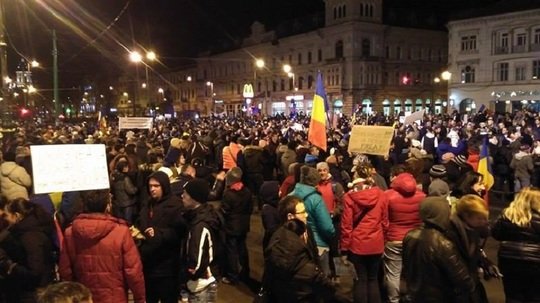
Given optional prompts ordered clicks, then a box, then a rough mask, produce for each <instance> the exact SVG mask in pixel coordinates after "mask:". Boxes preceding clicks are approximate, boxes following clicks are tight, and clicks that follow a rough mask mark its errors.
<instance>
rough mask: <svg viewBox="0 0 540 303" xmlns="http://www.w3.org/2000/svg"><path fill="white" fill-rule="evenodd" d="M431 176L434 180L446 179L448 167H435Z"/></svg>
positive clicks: (438, 165) (430, 171) (430, 172)
mask: <svg viewBox="0 0 540 303" xmlns="http://www.w3.org/2000/svg"><path fill="white" fill-rule="evenodd" d="M429 176H430V177H432V178H444V177H446V167H444V165H440V164H437V165H433V166H432V167H431V169H430V170H429Z"/></svg>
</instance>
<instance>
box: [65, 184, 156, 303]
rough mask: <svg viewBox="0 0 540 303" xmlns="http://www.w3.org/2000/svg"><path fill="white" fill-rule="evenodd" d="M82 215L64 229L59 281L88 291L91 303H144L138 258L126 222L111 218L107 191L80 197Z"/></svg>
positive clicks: (82, 194)
mask: <svg viewBox="0 0 540 303" xmlns="http://www.w3.org/2000/svg"><path fill="white" fill-rule="evenodd" d="M81 199H83V201H84V203H85V208H86V209H85V213H84V214H81V215H79V216H77V217H76V218H75V220H74V221H73V224H72V226H70V227H68V228H67V229H66V234H65V242H64V247H63V249H62V252H61V254H60V268H59V271H60V277H61V278H62V279H63V280H67V281H76V282H79V283H81V284H83V285H84V286H86V287H88V288H89V289H90V291H91V292H92V299H93V302H94V303H124V302H125V303H127V302H128V289H130V290H131V291H132V293H133V299H134V301H135V302H136V303H143V302H146V296H145V288H144V277H143V270H142V263H141V258H140V256H139V252H138V250H137V247H136V246H135V242H134V241H133V239H132V237H131V233H130V231H129V228H128V226H127V223H126V221H124V220H122V219H117V218H115V217H113V216H111V215H109V213H110V209H111V197H110V194H109V191H108V190H94V191H88V192H83V193H81Z"/></svg>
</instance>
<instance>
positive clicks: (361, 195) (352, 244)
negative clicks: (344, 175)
mask: <svg viewBox="0 0 540 303" xmlns="http://www.w3.org/2000/svg"><path fill="white" fill-rule="evenodd" d="M371 172H372V167H371V165H370V164H362V165H359V166H358V167H357V168H356V172H355V180H354V181H353V184H354V185H353V188H352V190H351V191H349V192H348V193H346V194H345V196H344V198H343V202H344V203H343V204H344V209H343V215H342V217H341V250H342V251H344V253H346V254H347V255H348V258H349V261H351V262H352V263H353V264H354V268H355V270H356V276H357V277H356V279H355V280H354V285H353V301H354V302H355V303H359V302H362V303H363V302H366V303H367V302H369V303H379V302H381V294H380V291H379V285H378V275H379V266H380V262H381V257H382V254H383V251H384V232H383V227H384V226H385V225H386V224H387V221H388V220H387V214H386V208H387V205H386V204H387V201H386V198H385V196H384V192H383V191H382V190H381V189H380V188H378V187H376V186H375V182H374V180H373V178H372V173H371Z"/></svg>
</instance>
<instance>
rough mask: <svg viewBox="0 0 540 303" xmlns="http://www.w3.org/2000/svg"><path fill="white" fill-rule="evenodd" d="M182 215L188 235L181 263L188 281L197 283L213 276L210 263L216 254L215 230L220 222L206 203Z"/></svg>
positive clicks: (216, 230) (216, 240)
mask: <svg viewBox="0 0 540 303" xmlns="http://www.w3.org/2000/svg"><path fill="white" fill-rule="evenodd" d="M184 216H185V218H186V221H187V223H188V235H187V238H186V241H185V245H184V246H185V249H184V251H185V255H184V256H183V258H182V263H183V264H185V267H186V269H187V272H186V274H187V277H188V279H189V281H192V282H191V283H194V282H195V283H197V282H198V281H201V280H205V279H208V278H210V276H213V273H212V272H211V270H210V265H211V264H212V262H213V261H214V256H217V255H218V252H217V251H216V245H217V243H218V242H219V239H218V235H217V232H218V229H219V227H220V223H219V219H218V217H217V214H216V211H215V210H214V208H213V207H212V205H210V204H207V203H205V204H201V206H199V207H197V208H195V209H190V210H188V211H186V213H185V214H184ZM189 281H188V283H190V282H189ZM188 287H189V285H188Z"/></svg>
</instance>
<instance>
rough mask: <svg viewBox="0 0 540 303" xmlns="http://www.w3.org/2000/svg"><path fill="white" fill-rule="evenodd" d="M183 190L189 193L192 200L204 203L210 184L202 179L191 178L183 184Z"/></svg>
mask: <svg viewBox="0 0 540 303" xmlns="http://www.w3.org/2000/svg"><path fill="white" fill-rule="evenodd" d="M184 191H185V192H186V193H188V194H189V196H190V197H191V198H193V200H195V201H197V202H199V203H206V202H207V201H208V195H209V194H210V185H208V182H207V181H206V180H203V179H198V178H196V179H193V180H191V181H188V182H187V183H186V185H184Z"/></svg>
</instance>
